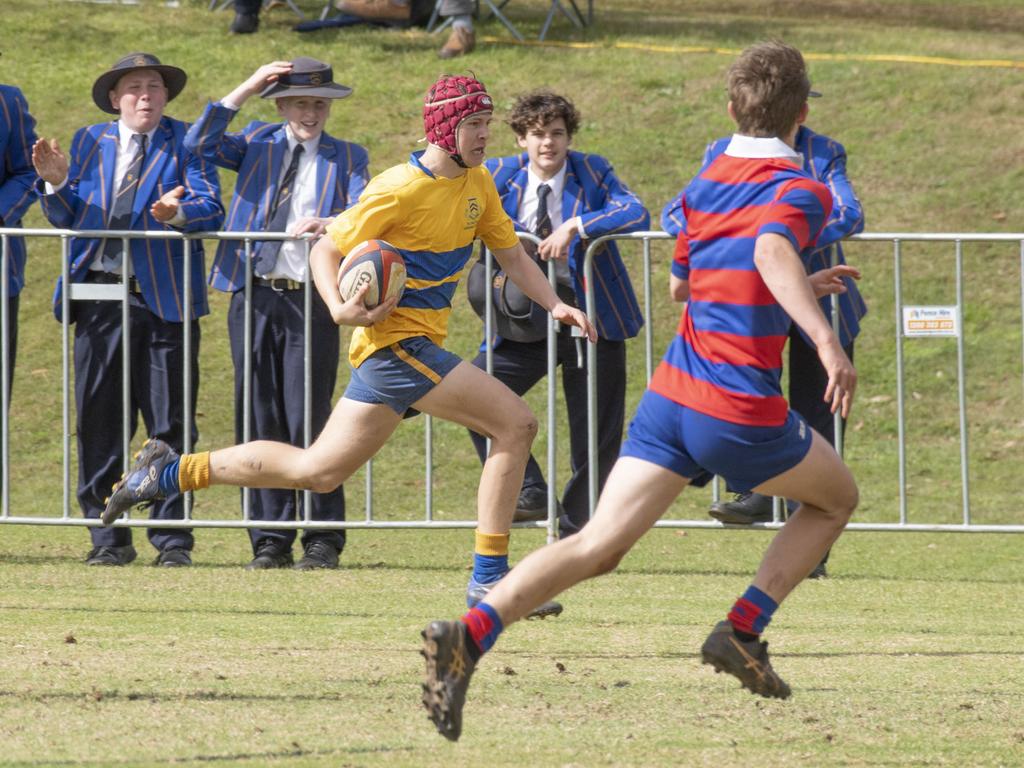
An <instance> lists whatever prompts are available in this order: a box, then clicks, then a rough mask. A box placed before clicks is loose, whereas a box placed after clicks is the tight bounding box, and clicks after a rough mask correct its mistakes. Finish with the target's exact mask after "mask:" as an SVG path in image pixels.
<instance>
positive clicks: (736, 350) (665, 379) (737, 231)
mask: <svg viewBox="0 0 1024 768" xmlns="http://www.w3.org/2000/svg"><path fill="white" fill-rule="evenodd" d="M734 144H736V149H735V151H734V152H733V153H730V152H729V151H728V150H727V152H726V154H723V155H719V156H718V157H716V158H715V159H714V160H712V161H711V162H709V163H708V165H706V166H705V167H704V168H703V169H702V170H701V171H700V173H699V174H698V175H697V177H696V178H694V180H693V181H691V182H690V184H689V185H688V186H687V188H686V190H685V191H684V193H683V212H684V214H685V226H684V228H683V230H682V231H681V232H680V233H679V239H678V240H677V242H676V251H675V257H674V259H673V264H672V273H673V274H674V275H676V276H677V277H679V278H682V279H688V280H689V282H690V297H689V300H688V302H687V304H686V307H685V308H684V310H683V314H682V317H681V318H680V322H679V329H678V331H677V334H676V337H675V338H674V339H673V341H672V342H671V344H669V347H668V351H667V352H666V353H665V357H664V359H663V360H662V362H661V364H660V365H659V367H658V369H657V371H656V372H655V374H654V377H653V378H652V380H651V384H650V388H651V389H652V390H654V391H655V392H657V393H659V394H661V395H663V396H665V397H667V398H669V399H671V400H673V401H675V402H677V403H680V404H682V405H685V406H687V407H688V408H692V409H694V410H695V411H700V412H701V413H706V414H708V415H709V416H713V417H715V418H718V419H723V420H724V421H730V422H733V423H736V424H749V425H753V426H777V425H780V424H782V423H784V422H785V420H786V413H787V410H788V404H787V403H786V400H785V398H784V397H783V396H782V387H781V385H780V378H781V375H782V349H783V347H784V346H785V343H786V337H787V334H788V333H789V327H790V323H791V320H790V318H789V315H787V314H786V312H785V311H784V310H783V309H782V307H781V306H779V304H778V302H777V301H776V300H775V297H774V296H773V295H772V293H771V291H769V290H768V287H767V286H766V285H765V283H764V280H762V279H761V275H760V273H759V272H758V271H757V268H756V267H755V265H754V243H755V241H756V240H757V238H758V237H759V236H760V235H764V234H768V233H774V234H779V235H782V236H783V237H785V238H787V239H788V240H789V242H790V243H792V245H793V247H794V249H796V251H797V252H798V253H800V254H801V256H802V257H806V255H807V254H806V253H805V251H806V249H809V248H811V247H812V246H813V245H814V244H815V241H816V239H817V237H818V234H819V233H820V232H821V230H822V227H823V226H824V225H825V222H826V221H827V220H828V216H829V213H830V212H831V209H832V196H831V194H830V193H829V191H828V188H827V187H825V186H824V185H823V184H821V183H820V182H817V181H815V180H813V179H812V178H810V177H809V176H807V175H806V174H805V173H804V172H803V171H802V170H801V169H800V168H799V166H798V165H797V162H795V161H794V160H793V159H792V157H793V153H792V150H789V149H788V148H787V147H786V146H785V145H784V144H783V143H782V142H781V141H779V140H778V139H752V138H749V137H736V138H735V139H734ZM730 149H733V147H732V146H731V147H730ZM766 150H771V153H769V152H767V151H766ZM737 154H741V155H743V156H737ZM780 154H781V155H782V156H780ZM765 155H768V156H765Z"/></svg>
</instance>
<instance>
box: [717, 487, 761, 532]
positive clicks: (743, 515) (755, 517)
mask: <svg viewBox="0 0 1024 768" xmlns="http://www.w3.org/2000/svg"><path fill="white" fill-rule="evenodd" d="M708 514H709V515H711V516H712V517H713V518H715V519H716V520H721V521H722V522H723V523H732V524H733V525H750V524H752V523H770V522H771V521H772V520H773V516H772V497H771V496H762V495H761V494H760V493H738V494H736V498H735V499H733V500H732V501H716V502H715V503H714V504H712V505H711V508H710V509H709V510H708Z"/></svg>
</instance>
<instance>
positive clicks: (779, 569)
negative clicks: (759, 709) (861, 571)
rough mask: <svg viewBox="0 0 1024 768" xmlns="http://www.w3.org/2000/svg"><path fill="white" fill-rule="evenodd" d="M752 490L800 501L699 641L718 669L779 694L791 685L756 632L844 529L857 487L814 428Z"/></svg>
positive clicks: (754, 688) (764, 693) (770, 694)
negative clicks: (795, 452)
mask: <svg viewBox="0 0 1024 768" xmlns="http://www.w3.org/2000/svg"><path fill="white" fill-rule="evenodd" d="M755 490H756V491H757V492H758V493H763V494H765V495H769V496H772V495H774V496H783V497H785V498H790V499H799V500H800V501H801V502H802V503H801V505H800V508H799V509H798V510H797V511H796V513H794V514H793V516H792V517H790V518H789V520H788V521H787V522H786V524H785V525H784V526H783V527H782V529H781V530H780V531H779V532H778V534H776V536H775V538H774V539H772V542H771V544H770V545H769V546H768V549H767V551H766V552H765V554H764V558H763V559H762V560H761V565H760V567H759V568H758V570H757V574H756V576H755V577H754V581H753V582H752V583H751V585H750V587H749V588H748V589H747V591H746V592H745V593H744V594H743V596H742V597H740V598H739V599H738V600H737V601H736V603H735V604H734V605H733V608H732V610H731V611H730V613H729V616H728V618H727V619H726V620H724V621H721V622H719V623H718V624H717V625H716V626H715V628H714V629H713V630H712V632H711V634H710V635H709V636H708V638H707V640H705V641H704V645H703V646H702V647H701V656H702V658H703V661H704V663H705V664H711V665H712V666H713V667H714V668H715V671H716V672H728V673H729V674H731V675H733V676H734V677H736V678H738V679H739V681H740V683H741V684H742V685H743V686H744V687H745V688H747V689H749V690H750V691H751V692H752V693H756V694H759V695H761V696H766V697H770V698H780V699H785V698H788V697H789V695H790V687H789V685H787V684H786V682H785V681H784V680H783V679H782V678H781V677H779V675H778V674H777V673H776V672H775V670H774V669H773V668H772V665H771V661H770V660H769V658H768V644H767V643H766V642H763V641H762V640H761V638H760V633H761V631H762V630H763V629H764V627H765V626H766V625H767V623H768V621H770V619H771V616H772V614H773V613H774V611H775V609H776V608H777V607H778V605H779V604H780V603H781V602H782V601H783V600H784V599H785V598H786V596H787V595H789V593H790V592H792V591H793V588H794V587H795V586H796V585H797V584H799V583H800V582H801V581H802V580H803V579H804V578H805V577H806V576H807V574H808V573H810V572H811V569H813V568H814V566H815V565H817V564H818V563H819V562H820V561H821V557H822V555H824V554H825V552H826V551H827V550H828V548H829V547H831V546H832V544H833V542H835V540H836V539H837V538H838V537H839V534H840V533H842V531H843V528H844V527H845V526H846V523H847V521H848V520H849V519H850V515H852V514H853V510H854V509H855V508H856V506H857V486H856V483H854V481H853V476H852V475H851V474H850V471H849V469H847V467H846V465H845V464H843V461H842V459H840V458H839V456H838V455H836V452H835V450H834V449H833V448H832V446H831V445H829V443H828V441H827V440H825V438H823V437H822V436H821V435H819V434H818V433H817V432H812V437H811V448H810V450H809V451H808V453H807V455H806V456H805V457H804V458H803V460H802V461H801V462H800V463H799V464H797V465H796V466H795V467H793V468H792V469H789V470H787V471H786V472H783V473H782V474H780V475H778V476H776V477H774V478H772V479H771V480H769V481H767V482H765V483H762V484H761V485H759V486H758V487H757V488H756V489H755Z"/></svg>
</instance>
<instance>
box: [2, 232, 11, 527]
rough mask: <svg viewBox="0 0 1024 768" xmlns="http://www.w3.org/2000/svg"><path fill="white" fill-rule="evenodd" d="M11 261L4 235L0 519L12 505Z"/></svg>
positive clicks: (7, 512) (6, 514)
mask: <svg viewBox="0 0 1024 768" xmlns="http://www.w3.org/2000/svg"><path fill="white" fill-rule="evenodd" d="M10 259H11V254H10V238H9V237H8V236H7V235H3V236H2V242H0V376H2V377H3V380H2V381H0V408H2V409H3V413H2V414H0V424H2V425H3V426H2V429H0V442H2V445H0V461H2V462H3V467H0V482H2V483H3V497H2V501H0V517H7V516H8V515H9V514H10V513H9V510H10V502H11V483H10V479H11V472H10V469H11V465H10V459H11V450H10V448H11V446H10V439H11V419H10V410H11V387H10V380H11V349H10V344H8V341H7V339H8V336H9V335H10V334H9V332H8V331H9V329H10V327H11V299H10V296H8V295H7V294H8V292H9V291H10V284H11V276H10V274H8V267H9V264H10Z"/></svg>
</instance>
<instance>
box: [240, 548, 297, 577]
mask: <svg viewBox="0 0 1024 768" xmlns="http://www.w3.org/2000/svg"><path fill="white" fill-rule="evenodd" d="M291 564H292V553H291V550H290V549H283V548H282V547H280V546H279V545H278V544H275V543H274V542H272V541H263V542H261V543H260V545H259V547H258V548H257V549H256V557H254V558H253V559H252V562H250V563H249V564H248V565H247V566H245V570H247V571H266V570H269V569H271V568H287V567H288V566H290V565H291Z"/></svg>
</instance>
